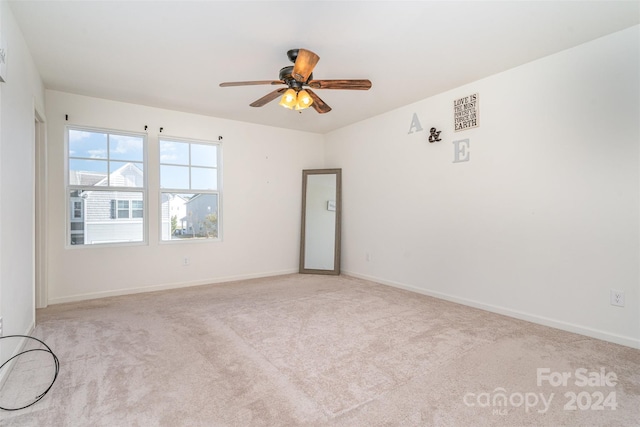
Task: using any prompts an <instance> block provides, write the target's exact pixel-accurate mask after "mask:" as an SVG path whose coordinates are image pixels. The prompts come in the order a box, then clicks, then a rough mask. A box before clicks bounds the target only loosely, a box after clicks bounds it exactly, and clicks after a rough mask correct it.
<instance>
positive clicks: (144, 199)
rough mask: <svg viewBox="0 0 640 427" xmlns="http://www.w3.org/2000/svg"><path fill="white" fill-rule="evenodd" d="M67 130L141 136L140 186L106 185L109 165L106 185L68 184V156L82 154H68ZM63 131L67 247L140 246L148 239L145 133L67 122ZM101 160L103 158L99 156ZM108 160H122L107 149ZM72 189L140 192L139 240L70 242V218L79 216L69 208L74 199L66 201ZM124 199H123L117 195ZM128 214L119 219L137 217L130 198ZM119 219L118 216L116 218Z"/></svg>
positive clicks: (146, 141) (146, 148)
mask: <svg viewBox="0 0 640 427" xmlns="http://www.w3.org/2000/svg"><path fill="white" fill-rule="evenodd" d="M69 131H80V132H82V131H85V132H92V133H105V134H107V135H117V136H132V137H136V138H142V162H136V163H141V164H142V170H143V182H142V187H120V186H112V185H109V184H110V183H109V168H108V167H107V185H106V186H87V185H71V183H70V182H69V165H70V162H69V160H70V159H83V157H73V156H69ZM64 132H65V134H64V141H65V144H64V173H65V177H64V186H65V198H66V200H67V203H66V205H67V211H66V213H65V233H66V234H65V248H67V249H69V248H73V249H78V248H91V247H105V246H143V245H148V240H149V232H148V230H149V215H148V212H149V209H148V204H149V197H148V194H149V184H148V183H149V180H148V175H149V174H148V163H149V162H148V135H147V134H146V133H137V132H130V131H123V130H118V129H106V128H96V127H90V126H78V125H67V126H65V131H64ZM87 160H91V159H87ZM101 160H102V159H101ZM106 160H107V164H108V165H109V164H110V162H111V161H114V162H122V160H117V159H114V160H111V159H110V158H109V153H108V150H107V159H106ZM72 191H80V192H82V191H103V192H115V193H119V192H124V193H141V194H142V202H143V208H142V209H143V214H142V218H141V219H142V236H143V237H142V240H140V241H133V242H130V241H127V242H118V241H113V242H111V241H108V242H101V243H92V244H87V243H83V244H80V245H73V244H71V239H72V238H71V220H72V219H78V218H74V216H73V215H74V213H73V209H72V205H73V203H69V202H70V201H71V196H70V194H71V192H72ZM115 200H119V199H117V198H115ZM120 200H123V199H120ZM129 202H130V203H129V218H121V219H122V220H126V219H129V220H131V219H138V218H131V205H132V204H131V200H130V201H129ZM116 205H117V202H116ZM86 213H87V212H86V206H84V205H83V206H82V220H83V221H84V222H86ZM116 216H117V206H116ZM116 219H118V218H116ZM83 232H85V233H86V227H85V229H84V231H83Z"/></svg>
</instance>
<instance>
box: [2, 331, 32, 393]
mask: <svg viewBox="0 0 640 427" xmlns="http://www.w3.org/2000/svg"><path fill="white" fill-rule="evenodd" d="M34 329H35V325H34V324H33V323H32V324H31V326H29V327H28V328H27V331H26V332H25V333H24V334H22V335H26V336H31V334H33V331H34ZM2 341H5V342H7V343H14V345H16V344H15V343H17V345H16V348H15V349H14V350H13V351H12V352H11V356H9V357H8V358H7V359H6V360H9V359H11V358H12V357H14V356H15V355H16V354H18V353H20V352H21V351H22V350H24V347H25V345H27V338H9V339H5V340H2ZM4 345H6V344H5V343H4V342H3V346H4ZM6 360H3V361H2V362H0V363H4V362H5V361H6ZM17 360H18V358H15V359H13V360H11V361H10V362H9V363H7V364H6V365H5V366H4V367H3V368H2V371H0V389H2V387H3V386H4V383H5V382H6V381H7V378H9V374H10V373H11V370H12V369H13V366H14V365H15V363H16V361H17Z"/></svg>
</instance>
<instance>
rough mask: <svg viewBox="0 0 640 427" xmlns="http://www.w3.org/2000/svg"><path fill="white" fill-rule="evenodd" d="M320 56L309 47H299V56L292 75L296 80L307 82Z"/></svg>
mask: <svg viewBox="0 0 640 427" xmlns="http://www.w3.org/2000/svg"><path fill="white" fill-rule="evenodd" d="M319 60H320V57H319V56H318V55H316V54H315V53H313V52H311V51H310V50H307V49H298V57H297V58H296V62H295V64H293V72H292V73H291V75H292V76H293V78H294V79H296V81H298V82H300V83H305V82H306V81H307V80H309V76H310V75H311V72H312V71H313V68H314V67H315V66H316V64H317V63H318V61H319Z"/></svg>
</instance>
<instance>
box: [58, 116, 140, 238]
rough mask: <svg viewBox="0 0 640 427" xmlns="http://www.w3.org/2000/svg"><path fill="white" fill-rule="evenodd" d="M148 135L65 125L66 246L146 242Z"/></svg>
mask: <svg viewBox="0 0 640 427" xmlns="http://www.w3.org/2000/svg"><path fill="white" fill-rule="evenodd" d="M145 151H146V136H145V135H140V134H127V133H120V132H115V131H114V132H112V131H103V130H94V129H83V128H73V127H68V128H67V166H68V168H67V192H66V194H67V197H68V198H69V202H70V203H69V206H70V212H69V214H68V224H69V226H68V229H67V235H68V236H69V240H68V242H69V244H71V245H93V244H100V243H121V242H143V241H144V240H145V231H144V230H145V222H146V218H145V214H144V211H145V210H144V205H145V194H146V179H145V175H144V170H145V163H146V159H145Z"/></svg>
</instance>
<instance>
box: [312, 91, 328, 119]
mask: <svg viewBox="0 0 640 427" xmlns="http://www.w3.org/2000/svg"><path fill="white" fill-rule="evenodd" d="M307 92H308V93H309V96H310V97H311V99H313V104H311V106H312V107H313V109H314V110H316V111H317V112H318V113H320V114H324V113H328V112H329V111H331V107H329V106H328V105H327V104H325V102H324V101H323V100H322V99H320V97H319V96H318V95H316V94H315V92H314V91H312V90H311V89H307Z"/></svg>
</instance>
